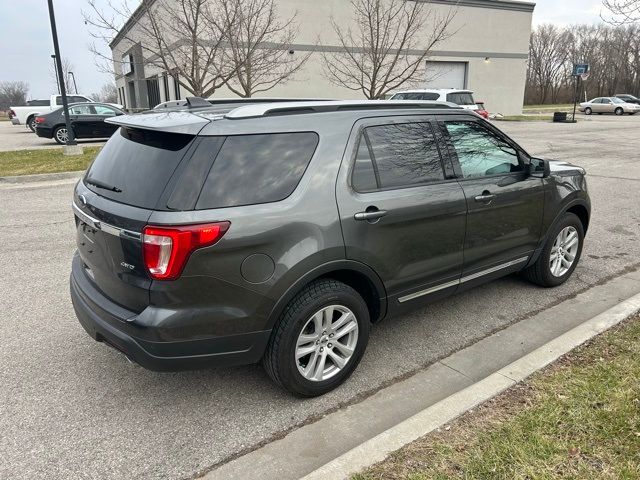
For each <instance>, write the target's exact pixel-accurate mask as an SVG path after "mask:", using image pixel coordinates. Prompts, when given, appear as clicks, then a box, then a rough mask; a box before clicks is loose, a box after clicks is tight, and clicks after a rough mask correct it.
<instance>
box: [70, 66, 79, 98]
mask: <svg viewBox="0 0 640 480" xmlns="http://www.w3.org/2000/svg"><path fill="white" fill-rule="evenodd" d="M69 75H71V78H73V89H74V90H75V92H76V95H77V94H78V84H77V83H76V76H75V75H74V74H73V72H69Z"/></svg>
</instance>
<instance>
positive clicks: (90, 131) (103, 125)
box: [36, 103, 126, 145]
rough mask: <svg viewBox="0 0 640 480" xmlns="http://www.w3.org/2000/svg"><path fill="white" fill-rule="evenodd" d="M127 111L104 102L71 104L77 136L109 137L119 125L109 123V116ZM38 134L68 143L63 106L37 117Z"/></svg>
mask: <svg viewBox="0 0 640 480" xmlns="http://www.w3.org/2000/svg"><path fill="white" fill-rule="evenodd" d="M125 113H126V112H124V111H122V110H120V109H119V108H116V107H114V106H113V105H107V104H104V103H74V104H71V105H69V116H70V117H71V127H72V128H73V133H74V135H75V137H76V138H108V137H110V136H111V135H113V132H115V131H116V130H117V129H118V128H119V127H118V125H115V124H113V123H107V122H105V120H106V119H107V118H112V117H116V116H118V115H125ZM36 134H37V135H38V136H39V137H44V138H53V139H54V140H55V141H56V142H58V143H59V144H60V145H64V144H65V143H67V138H68V136H67V126H66V124H65V121H64V114H63V110H62V108H59V109H58V110H54V111H53V112H51V113H48V114H46V115H38V116H37V117H36Z"/></svg>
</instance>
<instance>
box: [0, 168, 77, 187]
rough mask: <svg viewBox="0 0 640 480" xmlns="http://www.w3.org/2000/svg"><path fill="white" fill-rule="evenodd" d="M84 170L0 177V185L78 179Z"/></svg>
mask: <svg viewBox="0 0 640 480" xmlns="http://www.w3.org/2000/svg"><path fill="white" fill-rule="evenodd" d="M83 173H84V170H81V171H77V172H60V173H39V174H36V175H17V176H15V177H0V185H20V184H23V183H37V182H51V181H55V180H69V179H77V178H80V177H81V176H82V174H83Z"/></svg>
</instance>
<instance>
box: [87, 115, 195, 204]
mask: <svg viewBox="0 0 640 480" xmlns="http://www.w3.org/2000/svg"><path fill="white" fill-rule="evenodd" d="M193 138H194V137H193V136H191V135H184V134H177V133H167V132H153V131H150V130H139V129H132V128H121V129H120V130H119V132H116V134H115V135H113V136H112V137H111V138H110V139H109V141H108V142H107V143H106V144H105V146H104V147H103V148H102V150H101V151H100V153H99V154H98V156H97V157H96V159H95V160H94V162H93V164H92V165H91V167H90V168H89V171H88V172H87V174H86V176H85V183H86V184H87V187H88V188H89V189H91V190H93V191H94V192H96V193H97V194H99V195H102V196H103V197H107V198H111V199H113V200H116V201H118V202H122V203H126V204H128V205H134V206H136V207H142V208H154V207H155V206H156V204H157V203H158V200H159V198H160V195H161V194H162V192H163V190H164V188H165V186H166V185H167V182H168V181H169V179H170V178H171V176H172V175H173V172H174V171H175V169H176V167H177V166H178V164H179V163H180V160H181V159H182V157H183V156H184V154H185V152H186V150H187V148H188V146H189V144H190V143H191V141H192V140H193ZM92 181H94V182H96V183H98V184H100V185H101V186H102V187H106V188H100V187H98V186H96V185H95V184H92V183H91V182H92ZM109 188H112V189H109Z"/></svg>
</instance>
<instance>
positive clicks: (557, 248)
mask: <svg viewBox="0 0 640 480" xmlns="http://www.w3.org/2000/svg"><path fill="white" fill-rule="evenodd" d="M579 248H580V237H579V236H578V230H576V228H575V227H571V226H569V227H565V228H563V229H562V231H560V233H559V234H558V236H557V237H556V240H555V242H553V246H552V247H551V256H550V257H549V269H550V270H551V274H552V275H553V276H554V277H562V276H564V275H566V274H567V272H568V271H569V270H570V269H571V267H572V266H573V263H574V262H575V260H576V255H578V249H579Z"/></svg>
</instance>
